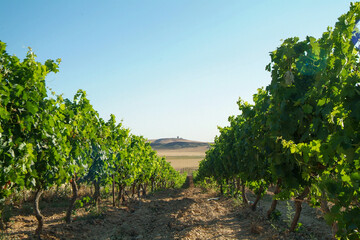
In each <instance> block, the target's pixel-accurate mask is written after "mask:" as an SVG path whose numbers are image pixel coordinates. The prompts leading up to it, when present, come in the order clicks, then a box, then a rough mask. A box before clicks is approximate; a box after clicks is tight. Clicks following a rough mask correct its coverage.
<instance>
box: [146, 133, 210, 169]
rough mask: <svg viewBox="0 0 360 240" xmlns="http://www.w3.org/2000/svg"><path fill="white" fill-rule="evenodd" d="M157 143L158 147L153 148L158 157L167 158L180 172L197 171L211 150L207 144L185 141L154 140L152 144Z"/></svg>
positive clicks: (173, 139)
mask: <svg viewBox="0 0 360 240" xmlns="http://www.w3.org/2000/svg"><path fill="white" fill-rule="evenodd" d="M155 141H157V145H156V146H155V147H153V148H154V149H155V150H156V151H157V153H158V155H159V156H162V157H166V160H167V161H168V162H170V163H171V165H172V166H173V167H174V168H175V169H176V170H179V171H181V170H183V169H189V170H194V169H197V168H198V167H199V162H200V161H201V160H202V159H204V157H205V152H206V151H207V150H208V149H209V146H208V145H205V143H201V142H195V141H189V140H185V139H176V138H172V139H159V140H152V142H155ZM196 145H198V146H196Z"/></svg>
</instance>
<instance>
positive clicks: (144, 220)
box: [8, 179, 326, 240]
mask: <svg viewBox="0 0 360 240" xmlns="http://www.w3.org/2000/svg"><path fill="white" fill-rule="evenodd" d="M191 180H192V179H189V182H188V188H185V189H178V190H166V191H161V192H157V193H154V194H151V195H149V196H147V197H146V198H145V199H142V200H140V201H134V202H132V203H131V204H129V205H128V206H127V207H123V208H120V209H119V208H113V207H109V204H108V203H103V205H104V206H103V207H106V208H107V209H106V211H104V214H103V215H101V216H98V215H91V214H89V213H88V212H84V211H83V212H81V211H79V212H78V213H77V214H78V217H77V219H76V220H75V221H74V222H73V223H72V224H70V225H67V224H65V223H64V222H63V217H64V213H63V212H56V211H48V212H46V211H45V213H46V214H45V216H46V225H45V231H44V235H43V239H99V240H105V239H109V240H110V239H111V240H116V239H119V240H120V239H124V240H125V239H129V240H130V239H149V240H150V239H151V240H152V239H186V240H190V239H191V240H198V239H199V240H200V239H309V235H306V236H305V237H304V235H303V234H301V233H300V234H296V235H291V234H284V232H281V231H279V229H277V228H276V227H275V228H274V226H272V225H271V223H270V222H269V221H267V220H265V219H264V213H263V212H261V211H257V212H252V211H251V210H250V209H248V208H241V207H235V206H234V200H232V199H225V198H220V199H219V198H216V195H215V194H214V193H210V192H204V191H203V190H202V189H200V188H195V187H194V186H193V183H192V181H191ZM12 220H13V222H12V224H11V226H10V229H9V230H8V234H9V237H10V238H9V239H16V237H17V238H20V239H32V236H33V235H32V234H33V232H34V230H35V227H36V221H35V218H34V217H33V216H23V215H19V216H16V217H15V218H14V219H12ZM320 236H322V237H324V235H320ZM322 237H320V238H314V239H326V238H322Z"/></svg>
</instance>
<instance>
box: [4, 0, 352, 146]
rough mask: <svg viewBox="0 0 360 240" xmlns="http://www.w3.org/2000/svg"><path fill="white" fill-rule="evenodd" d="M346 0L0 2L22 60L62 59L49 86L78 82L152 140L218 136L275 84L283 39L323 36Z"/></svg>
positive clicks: (106, 111)
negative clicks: (273, 71)
mask: <svg viewBox="0 0 360 240" xmlns="http://www.w3.org/2000/svg"><path fill="white" fill-rule="evenodd" d="M350 2H351V1H347V0H301V1H289V0H286V1H285V0H272V1H270V0H267V1H265V0H257V1H245V0H226V1H224V0H151V1H150V0H141V1H140V0H132V1H130V0H126V1H125V0H116V1H115V0H102V1H100V0H99V1H94V0H63V1H48V0H46V1H45V0H32V1H25V0H22V1H21V0H0V41H2V42H5V43H6V44H7V52H8V53H9V54H12V55H13V54H15V55H16V56H18V57H19V58H21V59H22V58H24V57H25V55H26V52H27V50H28V47H31V48H32V50H33V51H34V52H35V54H36V55H37V56H38V57H37V61H39V62H45V60H46V59H57V58H61V59H62V62H61V64H60V69H59V70H60V71H59V72H58V73H57V74H50V75H48V77H47V79H46V83H47V86H48V87H49V88H51V89H52V90H53V91H55V92H56V93H57V94H63V96H64V97H65V98H69V99H72V98H73V96H74V94H75V93H76V91H77V90H78V89H83V90H85V91H86V92H87V94H88V98H89V99H90V102H91V104H92V105H93V106H94V109H95V110H97V111H98V112H99V114H100V116H101V117H102V118H103V119H105V120H108V119H109V116H110V114H114V115H115V116H116V118H117V120H118V121H119V122H120V121H123V125H124V126H125V127H127V128H130V129H131V132H132V133H133V134H137V135H143V136H144V137H146V138H148V139H157V138H167V137H177V136H179V137H181V138H185V139H191V140H198V141H207V142H212V141H213V139H214V137H215V135H217V134H218V129H217V126H222V127H223V126H226V125H228V121H227V119H228V117H229V116H230V115H237V114H239V113H240V112H239V110H238V106H237V103H236V102H237V101H238V99H239V97H240V98H241V99H243V100H245V101H248V102H252V95H253V94H255V93H256V91H257V89H258V88H261V87H265V86H267V85H268V84H269V83H270V80H271V76H270V73H268V72H266V71H265V66H266V65H267V64H268V63H269V62H270V57H269V52H272V51H274V50H276V48H277V47H279V46H280V44H281V40H284V39H286V38H289V37H294V36H298V37H300V39H304V38H305V37H306V36H314V37H320V36H321V35H322V33H323V32H324V31H326V29H327V27H328V26H330V27H333V26H334V25H335V23H336V21H337V18H338V17H340V15H342V14H344V13H346V12H347V11H348V10H349V6H350Z"/></svg>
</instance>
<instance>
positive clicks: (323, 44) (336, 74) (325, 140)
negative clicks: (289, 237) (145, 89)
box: [196, 3, 360, 239]
mask: <svg viewBox="0 0 360 240" xmlns="http://www.w3.org/2000/svg"><path fill="white" fill-rule="evenodd" d="M359 20H360V3H353V4H351V6H350V10H349V12H348V13H346V14H344V15H342V16H341V17H340V18H339V19H338V22H337V23H336V24H335V28H334V29H331V28H328V29H327V31H326V32H324V33H323V35H322V37H320V38H319V39H316V38H314V37H311V36H308V37H306V39H305V40H302V41H300V39H299V38H297V37H294V38H289V39H286V40H285V41H283V43H282V44H281V46H280V47H278V48H277V49H276V50H275V51H273V52H271V53H270V57H271V63H270V64H268V65H267V66H266V70H267V71H269V72H271V83H270V84H269V85H268V86H267V87H266V89H265V90H264V89H260V90H259V91H258V93H257V94H255V95H254V98H253V100H254V105H251V104H249V103H246V102H243V101H241V100H239V102H238V105H239V109H240V111H241V114H240V115H238V116H232V117H230V118H229V123H230V126H229V127H224V128H219V130H220V135H219V136H217V137H216V138H215V141H214V145H213V146H212V147H211V149H210V150H209V151H208V152H207V153H206V157H205V159H204V160H203V161H202V162H200V168H199V172H198V175H197V177H196V180H197V181H199V182H201V181H203V180H204V179H205V178H208V177H213V178H214V179H215V180H216V181H217V182H218V184H222V183H223V182H224V180H228V179H231V178H233V177H239V178H240V179H241V182H242V183H246V186H247V187H249V188H253V189H256V188H257V187H256V186H260V185H263V186H265V187H266V186H267V185H268V184H270V183H272V184H275V183H277V182H279V183H280V185H279V186H280V188H281V193H279V194H277V199H282V200H287V199H290V198H291V197H296V196H300V195H301V192H302V190H303V189H305V188H307V187H310V189H311V197H310V198H311V199H310V200H311V202H312V203H313V205H314V206H315V207H317V206H319V205H320V201H322V200H323V199H325V200H327V201H328V202H331V203H332V204H331V206H332V207H331V209H330V212H329V213H328V214H327V215H326V219H327V221H328V223H329V224H334V223H335V224H337V226H338V231H337V233H336V234H337V237H338V238H342V239H358V238H360V235H359V227H360V223H359V222H358V217H357V218H356V217H355V216H359V213H360V212H359V191H360V181H359V179H360V177H359V176H360V175H359V172H360V144H359V142H360V138H359V136H360V134H359V131H360V124H359V123H360V114H359V113H360V71H359V70H360V68H359V64H360V61H359V55H360V54H359V52H358V51H359V50H358V48H356V46H358V42H359V36H360V35H359V33H358V32H356V31H358V25H357V24H358V23H359Z"/></svg>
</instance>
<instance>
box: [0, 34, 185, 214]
mask: <svg viewBox="0 0 360 240" xmlns="http://www.w3.org/2000/svg"><path fill="white" fill-rule="evenodd" d="M35 58H36V55H35V54H34V53H33V52H32V50H31V49H29V51H28V53H27V55H26V57H25V59H24V60H23V61H21V60H20V59H18V58H17V57H16V56H11V55H9V54H8V53H7V52H6V44H5V43H3V42H1V41H0V212H2V211H3V207H4V204H5V200H6V199H7V198H8V197H9V196H10V195H11V194H12V193H14V192H16V191H18V190H21V189H28V190H30V189H31V190H35V191H38V190H47V189H50V188H51V187H53V186H60V185H62V184H66V183H68V182H69V181H75V183H76V182H79V183H84V182H87V183H97V184H99V185H101V186H104V187H105V189H109V188H108V186H109V185H110V184H111V183H112V182H113V181H114V182H115V183H116V184H118V185H122V186H123V187H126V186H130V185H132V184H136V185H143V186H146V185H149V184H153V186H157V187H161V188H166V187H179V186H181V185H182V184H183V182H184V181H185V178H186V176H185V175H180V174H179V173H178V172H177V171H175V170H174V169H173V168H172V167H171V165H170V163H168V162H166V160H165V159H164V158H160V157H158V156H157V155H156V152H155V151H154V150H152V149H151V147H150V143H149V142H148V141H147V140H146V139H145V138H143V137H142V136H135V135H132V134H130V131H129V129H125V128H123V127H122V123H118V124H117V123H116V120H115V116H114V115H111V116H110V119H109V121H107V122H106V121H104V120H103V119H101V118H100V117H99V114H98V113H97V111H96V110H95V109H94V108H93V106H92V105H91V104H90V101H89V99H88V98H87V96H86V92H85V91H83V90H78V92H77V93H76V94H75V96H74V98H73V99H72V100H69V99H63V97H62V96H56V95H55V93H53V95H48V91H47V89H46V84H45V77H46V76H47V74H49V73H50V72H53V73H56V72H58V68H59V64H60V59H58V60H56V61H54V60H47V61H45V63H44V64H42V63H39V62H36V61H35ZM84 201H85V200H84V199H83V200H81V201H78V202H77V206H78V207H79V206H81V205H82V204H84ZM2 217H3V216H2Z"/></svg>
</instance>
